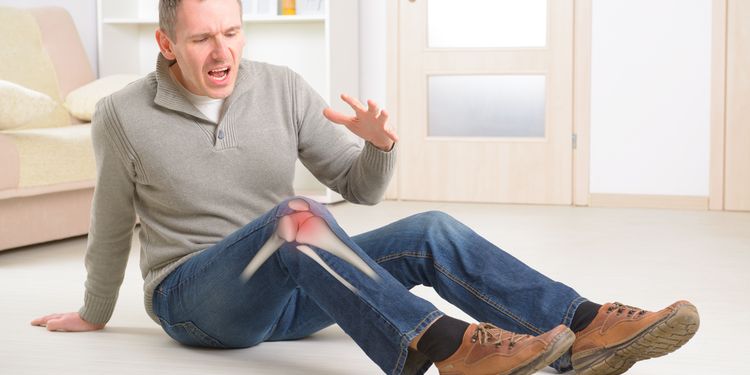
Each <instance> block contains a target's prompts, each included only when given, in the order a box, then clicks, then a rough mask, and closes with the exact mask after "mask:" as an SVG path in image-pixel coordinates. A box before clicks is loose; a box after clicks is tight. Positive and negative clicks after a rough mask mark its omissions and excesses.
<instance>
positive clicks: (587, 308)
mask: <svg viewBox="0 0 750 375" xmlns="http://www.w3.org/2000/svg"><path fill="white" fill-rule="evenodd" d="M600 307H602V305H598V304H596V303H593V302H590V301H586V302H584V303H582V304H580V305H578V309H577V310H576V313H575V314H573V321H571V322H570V330H571V331H573V332H576V333H578V332H580V331H583V330H584V329H586V327H588V326H589V324H591V322H592V321H593V320H594V318H595V317H596V313H598V312H599V308H600Z"/></svg>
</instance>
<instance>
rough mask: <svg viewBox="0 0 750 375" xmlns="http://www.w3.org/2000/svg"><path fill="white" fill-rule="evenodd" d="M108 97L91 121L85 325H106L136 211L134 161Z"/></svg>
mask: <svg viewBox="0 0 750 375" xmlns="http://www.w3.org/2000/svg"><path fill="white" fill-rule="evenodd" d="M122 134H123V133H122V131H121V127H120V126H119V124H118V123H117V116H115V114H114V106H113V105H112V101H111V98H109V97H108V98H105V99H104V100H101V101H100V102H99V103H98V104H97V108H96V112H95V114H94V118H93V121H92V123H91V139H92V142H93V145H94V156H95V158H96V172H97V177H96V187H95V189H94V198H93V203H92V208H91V226H90V229H89V235H88V244H87V249H86V257H85V264H86V271H87V278H86V283H85V287H86V291H85V295H84V305H83V307H81V309H80V310H79V311H78V312H79V314H80V315H81V318H83V320H85V321H87V322H90V323H97V324H98V323H106V322H107V321H109V319H110V317H111V316H112V312H113V311H114V308H115V303H116V301H117V296H118V293H119V289H120V285H121V284H122V280H123V278H124V275H125V268H126V266H127V261H128V256H129V253H130V247H131V240H132V236H133V228H134V226H135V209H134V206H133V197H134V191H135V185H134V182H133V179H132V176H133V170H134V169H133V164H132V161H131V158H130V157H128V155H127V152H126V151H125V147H124V145H123V143H124V137H123V136H122Z"/></svg>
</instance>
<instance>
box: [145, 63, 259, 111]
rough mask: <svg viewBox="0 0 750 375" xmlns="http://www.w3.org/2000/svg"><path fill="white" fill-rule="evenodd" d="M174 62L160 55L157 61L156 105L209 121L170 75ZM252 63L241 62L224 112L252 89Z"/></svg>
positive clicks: (225, 103)
mask: <svg viewBox="0 0 750 375" xmlns="http://www.w3.org/2000/svg"><path fill="white" fill-rule="evenodd" d="M172 64H173V61H171V60H167V59H166V58H164V56H163V55H162V54H161V53H159V57H158V58H157V60H156V97H154V103H155V104H157V105H159V106H162V107H164V108H167V109H171V110H173V111H177V112H182V113H185V114H188V115H191V116H193V117H197V118H199V119H203V120H205V121H209V120H208V118H206V116H205V115H204V114H203V113H201V111H199V110H198V108H195V106H194V105H193V104H192V103H190V101H189V100H188V99H187V98H186V97H185V96H184V95H183V94H182V92H181V91H180V88H179V87H178V86H177V83H176V82H174V81H173V80H172V77H171V76H170V74H169V67H170V66H171V65H172ZM250 64H251V63H250V62H249V61H247V60H242V61H240V67H239V69H238V73H237V81H236V82H235V84H234V90H233V91H232V94H231V95H229V97H227V99H226V101H225V102H224V111H225V112H226V111H227V110H228V109H229V107H230V106H231V105H232V103H233V102H235V101H236V99H237V98H238V97H240V96H242V94H244V93H245V92H247V91H248V90H249V89H250V86H251V85H250V79H249V78H250V70H251V66H250Z"/></svg>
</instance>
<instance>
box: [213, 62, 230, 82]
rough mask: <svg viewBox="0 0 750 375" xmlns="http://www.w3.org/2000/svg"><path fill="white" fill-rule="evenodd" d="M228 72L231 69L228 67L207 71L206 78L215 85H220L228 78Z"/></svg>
mask: <svg viewBox="0 0 750 375" xmlns="http://www.w3.org/2000/svg"><path fill="white" fill-rule="evenodd" d="M230 70H231V69H230V68H229V67H228V66H225V67H221V68H216V69H213V70H209V71H208V77H209V78H210V79H211V81H213V82H215V83H222V82H224V81H226V80H227V78H229V71H230Z"/></svg>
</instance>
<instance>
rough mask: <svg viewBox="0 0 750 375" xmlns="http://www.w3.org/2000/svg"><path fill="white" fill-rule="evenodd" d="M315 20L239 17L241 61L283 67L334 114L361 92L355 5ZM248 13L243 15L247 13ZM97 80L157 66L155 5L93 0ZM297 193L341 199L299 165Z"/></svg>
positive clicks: (337, 2) (332, 8) (335, 5)
mask: <svg viewBox="0 0 750 375" xmlns="http://www.w3.org/2000/svg"><path fill="white" fill-rule="evenodd" d="M325 3H326V4H325V7H324V8H325V10H324V11H323V13H322V14H319V15H296V16H274V15H253V14H247V13H246V14H244V15H243V28H244V32H245V38H246V40H247V42H246V45H245V49H244V53H243V57H244V58H249V59H252V60H257V61H264V62H268V63H272V64H276V65H285V66H288V67H290V68H291V69H293V70H294V71H296V72H297V73H299V74H300V75H302V77H304V78H305V80H307V82H309V83H310V85H311V86H312V87H313V88H314V89H315V90H316V91H318V93H319V94H320V95H321V96H323V97H324V98H326V99H327V101H328V103H329V104H330V105H331V106H332V107H333V108H334V109H335V110H338V111H342V112H345V113H350V112H351V109H350V108H348V106H347V105H346V104H345V103H343V102H342V101H341V100H340V99H339V94H341V93H349V94H351V95H357V94H358V93H359V28H358V23H357V19H358V17H359V15H358V13H359V10H358V1H352V0H325ZM245 12H247V10H245ZM97 17H98V22H97V26H98V39H99V43H98V48H99V77H105V76H108V75H112V74H141V75H146V74H148V73H150V72H152V71H153V70H154V68H155V67H156V58H157V55H158V53H159V48H158V47H157V45H156V38H155V31H156V29H157V28H158V26H159V25H158V0H126V1H123V0H97ZM294 188H295V191H296V193H297V194H299V195H304V196H307V197H310V198H313V199H315V200H317V201H319V202H323V203H333V202H338V201H341V200H343V199H342V198H341V196H340V195H339V194H337V193H336V192H334V191H332V190H330V189H328V188H327V187H326V186H324V185H323V184H321V183H320V182H318V181H317V180H316V179H315V177H314V176H313V175H312V174H311V173H310V172H309V171H308V170H307V169H305V168H304V166H302V164H301V163H300V162H299V161H297V170H296V171H295V180H294Z"/></svg>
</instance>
